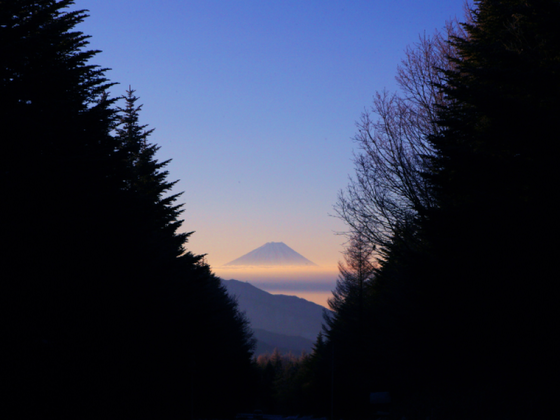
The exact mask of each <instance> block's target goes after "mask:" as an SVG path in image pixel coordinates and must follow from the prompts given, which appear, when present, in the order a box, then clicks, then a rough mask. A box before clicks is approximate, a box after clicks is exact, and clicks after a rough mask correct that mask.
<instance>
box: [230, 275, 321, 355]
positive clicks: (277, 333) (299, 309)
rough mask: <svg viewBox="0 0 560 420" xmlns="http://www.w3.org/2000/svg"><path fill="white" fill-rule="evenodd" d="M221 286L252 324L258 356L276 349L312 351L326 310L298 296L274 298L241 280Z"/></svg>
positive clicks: (232, 280) (297, 351) (274, 296)
mask: <svg viewBox="0 0 560 420" xmlns="http://www.w3.org/2000/svg"><path fill="white" fill-rule="evenodd" d="M222 284H223V285H224V286H225V288H226V290H227V291H228V294H229V295H230V296H232V297H234V298H235V299H236V300H237V303H238V305H239V309H240V310H241V311H242V312H244V313H245V315H246V316H247V319H248V320H249V322H250V324H251V329H252V330H253V332H254V335H255V338H256V339H257V353H256V354H257V355H258V353H259V352H261V353H262V352H264V351H270V349H274V348H278V349H279V350H280V351H284V352H287V350H289V351H291V352H292V353H294V354H300V353H301V352H302V351H306V352H309V351H310V348H311V346H312V344H313V343H314V342H315V341H316V339H317V335H318V334H319V332H321V329H322V324H323V312H324V311H327V309H326V308H324V307H322V306H321V305H317V304H316V303H313V302H309V301H307V300H305V299H302V298H300V297H297V296H288V295H273V294H271V293H268V292H266V291H264V290H262V289H259V288H258V287H255V286H253V285H252V284H250V283H247V282H242V281H239V280H234V279H231V280H223V279H222Z"/></svg>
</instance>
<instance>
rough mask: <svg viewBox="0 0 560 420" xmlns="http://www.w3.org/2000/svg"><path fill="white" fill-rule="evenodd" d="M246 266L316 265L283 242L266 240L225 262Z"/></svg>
mask: <svg viewBox="0 0 560 420" xmlns="http://www.w3.org/2000/svg"><path fill="white" fill-rule="evenodd" d="M226 265H246V266H293V265H297V266H316V265H317V264H315V263H314V262H311V261H309V260H308V259H307V258H305V257H304V256H303V255H301V254H299V253H297V252H296V251H294V250H293V249H292V248H290V247H289V246H288V245H286V244H285V243H284V242H268V243H266V244H264V245H263V246H261V247H259V248H257V249H254V250H252V251H251V252H249V253H247V254H245V255H243V256H241V257H239V258H237V259H235V260H233V261H230V262H229V263H227V264H226Z"/></svg>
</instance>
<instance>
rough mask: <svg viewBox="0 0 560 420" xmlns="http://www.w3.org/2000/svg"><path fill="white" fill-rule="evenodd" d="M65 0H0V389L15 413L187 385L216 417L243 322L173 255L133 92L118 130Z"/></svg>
mask: <svg viewBox="0 0 560 420" xmlns="http://www.w3.org/2000/svg"><path fill="white" fill-rule="evenodd" d="M72 3H73V2H72V1H71V0H60V1H56V0H35V1H31V0H21V1H2V2H0V60H1V61H2V65H1V66H0V118H1V119H2V125H3V137H2V139H3V146H4V153H5V165H4V168H3V170H2V173H1V174H0V177H1V179H2V186H3V188H4V189H3V191H4V194H5V196H6V197H9V202H7V205H6V206H5V209H6V214H5V217H4V218H3V220H2V223H3V225H2V234H3V241H4V245H5V248H6V250H5V252H4V253H3V261H4V270H5V272H6V274H7V278H6V279H3V280H4V281H3V286H4V290H3V291H4V293H3V294H2V295H3V297H4V298H7V300H8V302H7V303H8V304H7V305H3V308H4V309H5V310H6V312H7V314H8V317H7V320H8V321H7V322H6V327H7V328H8V337H9V340H8V342H9V343H10V344H9V345H8V350H10V356H9V357H7V358H6V360H7V361H8V364H9V366H8V367H7V368H6V376H5V377H6V378H7V379H8V380H9V381H10V382H11V387H10V392H11V394H10V395H8V397H7V400H8V401H9V402H10V403H13V404H14V405H15V406H16V407H15V408H16V409H17V412H19V413H20V414H21V417H25V418H34V417H57V418H84V417H92V418H98V417H99V418H101V417H111V416H112V417H119V418H126V417H131V416H152V417H156V416H158V415H159V416H164V417H165V416H178V415H184V414H185V413H189V412H193V413H194V412H196V411H191V409H192V408H193V406H194V402H195V398H194V397H195V395H194V393H193V392H190V390H191V388H193V387H195V386H196V389H198V390H199V392H200V394H199V395H197V400H196V402H198V407H196V408H197V409H198V413H199V415H202V414H207V413H208V407H211V408H212V410H213V411H215V412H218V411H220V410H221V411H222V412H223V413H227V414H228V415H229V414H231V411H233V410H236V409H237V408H238V406H239V404H243V403H244V402H245V401H246V400H244V398H243V397H244V393H245V388H244V386H245V385H249V383H250V381H251V379H252V378H251V375H250V374H248V372H250V371H251V362H250V360H251V359H250V358H251V352H252V341H251V335H250V331H249V329H248V325H247V320H246V319H245V318H244V317H243V315H242V314H240V313H239V311H238V310H237V306H236V303H235V301H234V300H233V299H232V298H231V297H229V296H228V295H227V293H226V291H225V289H224V288H223V287H222V286H221V284H220V280H219V279H218V278H216V277H215V276H214V275H213V274H212V272H211V270H210V268H209V267H208V265H207V264H205V263H204V260H203V256H201V255H194V254H192V253H190V252H186V250H185V244H186V240H187V238H188V234H184V233H180V232H178V228H179V227H180V225H181V221H180V220H179V219H178V215H179V213H180V206H177V205H176V204H175V203H176V199H177V197H178V196H177V195H173V194H171V195H169V196H165V194H167V193H168V192H169V191H170V188H171V187H172V186H173V183H172V182H169V181H167V179H166V177H167V172H166V171H164V170H163V168H164V167H165V165H166V163H167V162H162V163H160V162H157V160H156V159H155V158H154V154H155V152H156V151H157V146H153V145H150V144H149V143H148V142H147V136H148V135H149V132H146V131H145V130H144V129H143V127H142V126H138V124H137V120H135V119H134V118H137V115H138V109H137V108H134V103H133V99H134V98H133V96H132V93H131V94H130V101H131V102H132V106H131V107H130V108H129V111H128V117H129V120H127V121H125V122H124V125H121V127H120V128H119V127H116V124H117V120H116V118H117V115H116V112H115V110H114V108H113V103H114V100H112V99H110V98H109V97H108V94H107V93H106V91H107V89H108V88H109V87H110V86H111V83H110V82H109V81H108V80H107V79H106V78H105V76H104V72H105V69H101V68H99V67H97V66H94V65H91V64H89V60H90V59H91V58H92V57H94V56H95V54H96V52H95V51H88V50H86V47H87V36H85V35H83V34H82V33H80V32H78V31H76V30H75V29H74V28H75V26H76V25H78V24H79V23H80V22H81V21H82V20H83V19H84V18H85V17H86V14H85V12H83V11H72V12H67V11H65V10H64V9H65V8H67V7H68V6H70V5H71V4H72ZM125 111H126V108H125ZM125 115H126V112H125ZM114 128H118V129H119V130H120V131H119V132H118V133H117V136H116V137H113V136H112V131H113V129H114ZM124 128H126V129H127V130H128V131H127V130H124ZM122 130H124V131H122ZM224 348H227V349H228V352H227V354H226V355H224V354H223V352H224ZM239 378H241V379H239ZM234 384H235V385H234ZM232 389H233V391H232ZM213 392H215V394H214V393H213ZM247 394H249V395H250V393H247ZM186 395H188V396H190V397H191V398H185V396H186ZM215 395H226V397H225V398H224V399H223V401H224V405H223V406H220V407H212V405H211V404H210V402H209V401H210V400H211V399H213V398H214V396H215ZM245 396H246V395H245ZM214 408H215V409H214ZM205 410H206V411H205ZM212 410H211V411H212ZM224 415H225V414H224Z"/></svg>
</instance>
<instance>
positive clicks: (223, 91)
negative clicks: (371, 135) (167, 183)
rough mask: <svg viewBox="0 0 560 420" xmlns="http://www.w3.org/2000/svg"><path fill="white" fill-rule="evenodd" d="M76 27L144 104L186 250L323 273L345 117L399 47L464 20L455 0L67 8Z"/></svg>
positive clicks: (328, 260) (391, 83)
mask: <svg viewBox="0 0 560 420" xmlns="http://www.w3.org/2000/svg"><path fill="white" fill-rule="evenodd" d="M75 7H76V8H78V9H89V14H90V17H89V18H88V19H86V21H85V22H84V23H83V24H82V25H80V27H79V28H78V29H79V30H81V31H82V32H84V33H85V34H88V35H91V36H92V38H91V40H90V41H91V43H90V47H91V48H93V49H99V50H102V51H103V52H102V53H101V54H99V55H97V56H96V57H95V58H94V60H93V63H95V64H99V65H101V66H102V67H109V68H111V69H112V70H111V71H109V72H108V73H107V76H108V77H109V78H110V79H111V81H114V82H119V83H120V85H119V86H117V87H115V88H113V94H114V95H122V94H124V92H125V90H126V89H127V88H128V86H129V85H131V86H132V88H133V89H135V90H136V93H137V95H138V96H140V98H141V100H140V102H141V103H143V104H144V108H143V112H142V114H141V120H142V121H141V122H142V123H144V124H149V126H150V127H151V128H155V129H156V131H155V132H154V134H153V135H152V137H151V140H152V142H155V143H157V144H158V145H160V146H161V150H160V152H159V155H158V156H159V158H160V159H161V160H163V159H173V160H172V163H171V164H170V165H169V168H168V169H169V171H170V179H172V180H175V179H180V182H179V183H178V184H177V191H184V192H185V193H184V195H183V196H182V200H183V202H184V203H185V206H184V208H185V212H184V215H183V216H184V219H185V223H184V227H185V230H187V231H192V230H194V231H196V233H195V234H194V235H193V236H192V237H191V240H190V249H191V250H192V251H194V252H196V253H207V254H208V257H207V258H208V262H209V263H210V264H211V265H212V266H214V267H219V266H221V265H222V264H225V263H227V262H228V261H230V260H233V259H235V258H237V257H239V256H241V255H243V254H245V253H247V252H249V251H251V250H252V249H254V248H257V247H259V246H261V245H263V244H264V243H266V242H270V241H277V242H278V241H282V242H284V243H286V244H287V245H289V246H291V247H292V248H294V249H295V250H296V251H298V252H299V253H301V254H303V255H304V256H305V257H307V258H309V259H310V260H312V261H314V262H316V263H318V264H321V265H323V266H330V265H335V264H336V263H337V261H338V260H339V259H340V251H341V250H342V247H341V244H342V242H343V238H342V237H340V236H336V235H334V234H333V232H334V231H339V230H343V229H344V225H343V224H342V223H341V222H340V221H338V220H337V219H335V218H333V217H330V216H329V214H332V213H333V210H332V206H333V204H334V203H335V202H336V198H337V194H338V191H339V190H340V189H342V188H344V187H345V186H346V184H347V180H348V176H349V175H351V174H352V173H353V164H352V161H351V159H352V152H353V149H354V147H355V145H354V144H353V142H352V140H351V138H352V137H353V136H354V135H355V133H356V127H355V122H356V121H357V120H358V119H359V118H360V114H361V113H362V111H363V110H364V108H366V107H368V106H369V105H370V104H371V101H372V97H373V95H374V93H375V92H376V91H380V90H383V89H385V88H386V89H389V90H394V89H395V88H396V84H395V79H394V76H395V74H396V67H397V65H398V63H399V62H400V60H401V59H402V58H403V56H404V49H405V48H406V46H407V45H409V44H412V43H414V42H416V41H417V40H418V37H419V35H420V34H423V33H426V34H432V33H433V32H434V30H435V29H441V28H442V27H443V26H444V24H445V21H446V20H449V19H451V18H454V17H458V18H461V17H462V16H463V0H423V1H416V0H390V1H389V0H369V1H366V0H299V1H292V0H258V1H257V0H149V1H148V0H98V1H92V0H78V1H76V5H75Z"/></svg>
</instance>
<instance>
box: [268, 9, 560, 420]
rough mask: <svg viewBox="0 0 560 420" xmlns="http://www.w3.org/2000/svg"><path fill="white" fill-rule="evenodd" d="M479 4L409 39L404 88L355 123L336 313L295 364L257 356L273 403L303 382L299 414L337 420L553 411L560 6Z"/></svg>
mask: <svg viewBox="0 0 560 420" xmlns="http://www.w3.org/2000/svg"><path fill="white" fill-rule="evenodd" d="M474 7H475V8H474V9H473V10H472V11H470V12H468V13H467V17H466V21H467V23H466V24H464V25H463V26H458V25H456V24H449V25H448V27H447V28H446V31H445V32H444V33H443V34H442V33H439V34H436V35H435V36H434V37H423V38H421V39H420V42H419V43H418V44H416V45H415V46H413V47H411V48H410V49H409V50H407V53H406V58H405V60H404V61H403V64H402V66H401V67H400V69H399V72H398V77H397V80H398V82H399V84H400V86H401V88H402V91H401V93H399V94H396V95H390V94H387V93H381V94H378V95H377V96H376V97H375V100H374V105H373V108H372V110H371V112H370V111H368V112H366V113H365V114H364V116H363V119H362V120H361V122H360V123H359V134H358V135H357V136H356V141H357V143H358V146H359V152H358V153H357V155H356V160H355V163H356V175H355V178H354V179H353V180H352V181H351V182H350V185H349V187H348V189H347V190H345V191H344V192H343V193H342V194H341V196H340V199H339V201H338V203H337V206H336V210H337V212H338V214H339V216H340V217H341V218H342V219H343V220H344V221H345V222H346V223H347V224H348V226H349V230H350V233H349V242H348V247H347V250H346V255H345V261H344V263H343V264H341V267H340V268H341V275H340V279H339V282H338V284H337V288H336V290H335V291H334V295H333V298H332V299H331V301H330V306H331V309H332V310H333V316H332V317H330V318H327V319H326V320H325V332H324V337H321V339H320V340H319V341H318V342H317V344H316V346H315V351H314V353H313V354H312V355H311V356H309V357H307V358H304V360H301V361H300V362H299V364H298V365H294V364H293V363H291V362H289V361H288V362H286V361H284V362H282V361H278V360H272V361H271V362H270V363H268V362H266V363H262V364H261V365H262V372H263V375H264V376H263V377H264V378H266V377H267V376H266V375H268V376H272V374H273V373H274V372H276V376H274V378H275V379H274V380H272V382H271V383H272V384H273V386H274V387H275V388H274V390H273V393H272V395H275V398H276V404H278V403H279V402H282V401H284V400H285V398H286V395H290V394H292V395H293V398H292V399H291V400H290V401H291V402H290V404H291V407H294V408H293V409H294V410H295V412H299V413H301V414H314V415H327V416H329V417H330V416H334V418H337V419H338V418H344V419H348V418H350V419H351V418H355V419H362V418H372V417H375V412H376V411H386V412H389V413H390V418H394V419H402V418H406V419H427V418H429V419H494V420H495V419H512V418H524V419H529V418H532V419H538V418H549V417H550V416H551V415H552V413H555V414H556V411H558V409H557V407H556V409H554V408H555V407H554V406H553V404H554V403H555V402H556V401H557V400H558V390H559V386H558V381H557V380H556V379H554V378H556V377H557V376H558V363H557V355H558V345H557V335H558V315H557V307H558V300H559V299H558V298H559V294H558V289H559V286H558V280H557V278H558V275H557V274H556V272H557V261H558V257H557V250H558V246H557V245H556V242H557V238H558V210H557V209H558V206H557V200H558V191H559V190H558V181H559V176H558V162H557V160H558V152H559V145H560V136H559V134H558V127H557V124H558V121H560V120H559V115H560V102H559V101H558V98H559V97H560V96H559V95H560V31H559V30H558V22H559V21H560V2H559V1H557V0H529V1H526V0H523V1H521V0H481V1H476V2H475V5H474ZM282 363H283V366H284V367H287V368H286V369H288V370H286V369H281V366H282ZM294 366H296V367H298V369H297V371H298V373H297V374H296V373H293V372H295V371H293V370H292V374H289V373H290V369H291V368H293V367H294ZM290 377H292V378H293V379H292V380H291V384H292V388H291V389H290V390H289V391H288V390H287V387H286V384H285V379H286V378H290ZM372 392H389V393H390V396H391V403H390V404H389V405H384V406H383V405H382V406H379V407H376V406H374V405H372V404H370V402H369V397H370V394H371V393H372ZM381 395H386V394H381ZM269 404H270V402H269ZM285 404H287V403H285ZM310 405H311V406H310ZM550 418H551V417H550Z"/></svg>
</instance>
